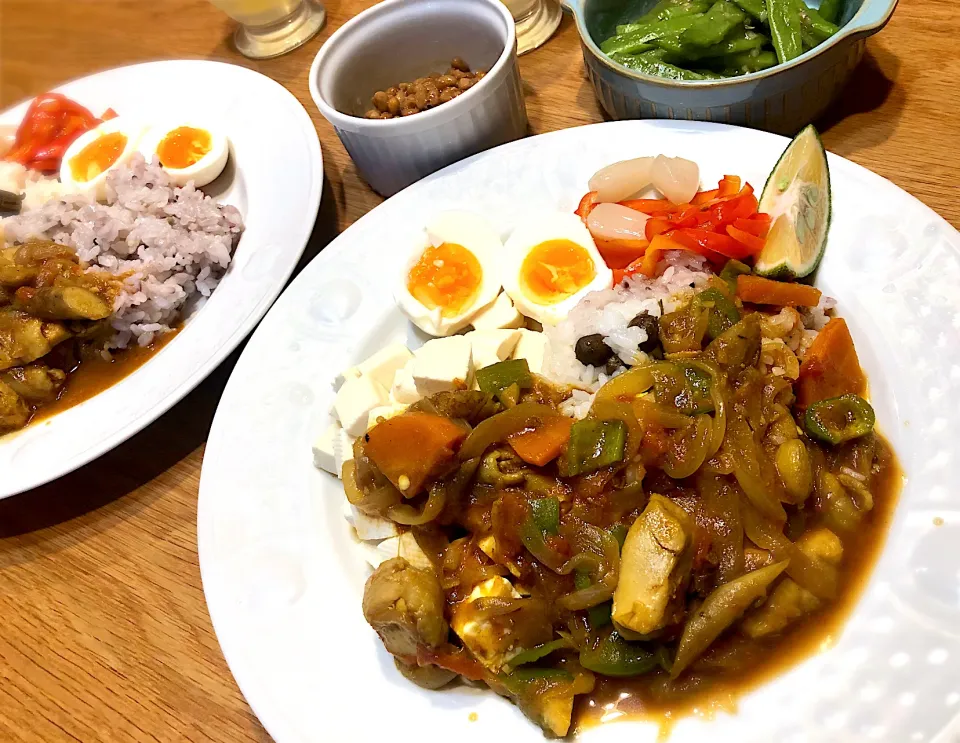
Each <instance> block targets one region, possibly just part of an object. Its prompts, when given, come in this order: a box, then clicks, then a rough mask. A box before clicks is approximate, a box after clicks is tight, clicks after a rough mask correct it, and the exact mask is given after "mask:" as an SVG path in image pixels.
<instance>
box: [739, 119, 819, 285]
mask: <svg viewBox="0 0 960 743" xmlns="http://www.w3.org/2000/svg"><path fill="white" fill-rule="evenodd" d="M760 211H762V212H766V213H767V214H769V215H770V216H771V217H772V219H773V221H772V223H771V225H770V232H769V234H768V235H767V241H766V243H765V244H764V246H763V250H762V251H760V255H759V256H757V262H756V266H755V267H754V271H755V272H756V273H758V274H760V275H761V276H767V277H770V278H774V279H800V278H803V277H804V276H809V275H810V274H812V273H813V272H814V270H816V268H817V265H818V264H819V263H820V259H821V258H823V251H824V248H826V246H827V230H828V229H829V228H830V168H829V167H828V166H827V153H826V152H825V151H824V149H823V143H822V142H821V141H820V135H819V134H817V130H816V129H814V128H813V126H808V127H806V128H805V129H804V130H803V131H802V132H800V133H799V134H798V135H797V136H796V137H794V139H793V141H792V142H791V143H790V145H789V146H788V147H787V149H786V150H784V153H783V154H782V155H781V156H780V160H779V161H778V162H777V165H776V167H774V169H773V172H772V173H771V174H770V177H769V178H767V183H766V185H765V186H764V187H763V195H762V196H761V197H760Z"/></svg>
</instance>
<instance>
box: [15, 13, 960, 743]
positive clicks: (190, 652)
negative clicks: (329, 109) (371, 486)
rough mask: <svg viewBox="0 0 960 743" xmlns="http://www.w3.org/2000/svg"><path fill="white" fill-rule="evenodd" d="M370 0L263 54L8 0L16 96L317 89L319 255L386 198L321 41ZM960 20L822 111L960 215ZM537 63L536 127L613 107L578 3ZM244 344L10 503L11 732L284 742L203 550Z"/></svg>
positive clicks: (532, 71)
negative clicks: (212, 585) (202, 503)
mask: <svg viewBox="0 0 960 743" xmlns="http://www.w3.org/2000/svg"><path fill="white" fill-rule="evenodd" d="M371 4H373V3H372V0H328V2H327V8H328V13H329V20H328V23H327V27H326V28H325V29H324V30H323V32H322V33H321V34H320V35H319V36H318V37H317V38H315V39H313V40H312V41H311V42H310V43H308V44H307V45H306V46H304V47H302V48H300V49H298V50H296V51H295V52H293V53H291V54H289V55H287V56H285V57H281V58H279V59H275V60H270V61H265V62H252V61H250V60H246V59H244V58H243V57H240V56H239V55H238V54H237V53H236V52H235V51H234V50H233V49H232V47H231V45H230V33H231V24H230V22H229V21H228V20H227V19H226V18H225V17H224V16H223V15H222V14H220V13H219V12H218V11H216V10H215V9H214V8H213V7H211V6H210V5H209V4H208V3H207V2H205V1H204V0H162V1H161V2H146V1H145V0H72V2H67V1H66V0H60V1H58V0H0V108H2V107H6V106H8V105H10V104H12V103H14V102H16V101H18V100H20V99H21V98H24V97H26V96H32V95H35V94H37V93H40V92H42V91H44V90H46V89H47V88H50V87H52V86H54V85H56V84H58V83H61V82H63V81H65V80H68V79H71V78H74V77H78V76H81V75H86V74H89V73H92V72H96V71H98V70H102V69H105V68H109V67H114V66H117V65H123V64H128V63H131V62H139V61H145V60H150V59H158V58H165V57H167V58H168V57H188V58H203V59H221V60H227V61H230V62H234V63H236V64H241V65H245V66H247V67H252V68H253V69H256V70H259V71H260V72H262V73H264V74H266V75H269V76H270V77H272V78H274V79H276V80H278V81H279V82H281V83H282V84H284V85H285V86H286V87H287V88H288V89H289V90H290V91H291V92H292V93H293V94H294V95H296V96H297V98H299V100H300V101H301V103H303V105H304V107H305V108H306V109H307V111H308V112H310V114H311V116H312V117H313V119H314V122H315V123H316V126H317V130H318V131H319V133H320V139H321V142H322V145H323V153H324V159H325V161H326V176H327V180H326V183H325V184H324V194H323V205H322V207H321V211H320V215H319V218H318V220H317V227H316V229H315V231H314V235H313V239H312V240H311V244H310V248H309V250H308V257H309V256H312V255H314V254H315V253H316V252H317V251H318V250H319V249H320V248H322V247H323V246H324V245H325V244H327V243H328V242H329V241H330V240H331V239H332V238H333V237H335V236H336V235H337V234H338V232H339V231H341V230H343V229H344V228H346V227H347V226H348V225H349V224H351V223H352V222H353V221H354V220H356V219H357V218H358V217H360V216H361V215H363V214H365V213H366V212H367V211H369V210H370V209H371V208H373V207H374V206H376V205H377V204H378V203H379V202H380V199H379V197H377V196H376V195H374V194H373V193H372V192H371V191H370V190H369V189H368V188H367V187H366V186H365V185H364V183H363V182H362V181H361V180H360V179H359V177H358V176H357V173H356V171H355V169H354V167H353V165H352V163H351V161H350V159H349V158H348V157H347V154H346V152H345V151H344V149H343V147H342V146H341V145H340V142H339V141H338V140H337V138H336V136H335V135H334V133H333V131H332V129H331V127H330V125H329V124H327V122H326V121H324V120H323V119H322V118H321V117H320V116H319V114H318V113H317V112H316V109H315V108H314V106H313V103H312V102H311V100H310V97H309V93H308V91H307V70H308V69H309V66H310V62H311V61H312V59H313V56H314V54H316V51H317V49H318V48H319V47H320V45H321V43H322V42H323V41H324V40H325V39H326V38H327V37H328V36H329V35H330V33H331V31H332V30H333V29H335V28H337V27H339V26H340V25H341V24H342V23H343V22H344V21H345V20H347V19H348V18H350V17H351V16H353V15H354V14H356V13H357V12H358V11H359V10H361V9H363V8H365V7H367V6H369V5H371ZM958 36H960V12H958V11H957V10H956V5H955V3H954V1H953V0H905V1H904V2H902V3H901V6H900V8H899V9H898V10H897V13H896V14H895V16H894V18H893V21H892V22H891V23H890V25H889V26H888V27H887V29H886V30H885V31H884V32H883V33H882V34H880V35H879V36H877V37H875V38H874V39H872V40H871V41H870V42H869V44H868V47H867V48H868V51H867V56H866V58H865V59H864V61H863V63H862V64H861V65H860V67H859V68H858V69H857V71H856V73H855V74H854V77H853V80H852V82H851V83H850V85H849V87H848V88H847V90H846V92H845V93H844V94H843V95H842V98H841V100H840V101H839V102H838V103H837V104H836V105H835V106H834V107H833V109H832V111H831V113H830V114H829V115H828V116H827V117H826V119H825V120H824V121H822V122H820V126H821V129H822V131H823V132H824V141H825V143H826V145H827V147H828V149H830V150H832V151H833V152H836V153H838V154H840V155H843V156H844V157H847V158H850V159H851V160H854V161H855V162H858V163H860V164H862V165H864V166H866V167H868V168H870V169H871V170H874V171H875V172H877V173H880V174H881V175H884V176H886V177H887V178H889V179H890V180H892V181H893V182H894V183H896V184H897V185H899V186H900V187H902V188H904V189H906V190H907V191H909V192H911V193H912V194H914V195H915V196H917V197H918V198H920V199H921V200H923V201H924V202H926V203H927V204H929V205H930V206H932V207H933V208H934V209H936V210H937V211H938V212H939V213H940V214H942V215H943V216H944V217H946V218H947V219H948V220H949V221H950V222H952V223H953V225H954V226H956V227H960V200H958V199H957V198H956V196H957V185H958V183H960V154H958V150H957V147H956V143H957V142H958V141H960V116H958V115H957V113H956V111H957V108H958V107H960V93H958V92H957V90H956V86H955V85H954V83H953V81H956V80H958V79H960V56H958V55H957V54H956V53H955V51H956V39H957V37H958ZM520 66H521V73H522V75H523V78H524V81H525V83H526V85H525V89H526V95H527V108H528V111H529V115H530V125H531V128H532V130H533V132H535V133H540V132H546V131H551V130H554V129H561V128H564V127H569V126H577V125H580V124H588V123H592V122H597V121H601V120H602V119H603V116H602V115H601V113H600V110H599V108H598V106H597V103H596V101H595V99H594V97H593V92H592V90H591V88H590V86H589V84H588V83H587V81H586V80H585V78H584V74H583V66H582V61H581V58H580V52H579V47H578V39H577V34H576V30H575V29H574V28H573V26H572V24H571V22H570V20H569V19H565V20H564V22H563V25H562V27H561V29H560V31H559V33H558V34H557V36H556V37H554V39H553V40H551V41H550V42H549V43H548V44H547V45H546V46H545V47H544V48H542V49H540V50H538V51H536V52H534V53H532V54H529V55H527V56H525V57H523V58H522V60H521V65H520ZM864 249H865V250H869V246H868V245H865V246H864ZM235 359H236V355H234V357H232V358H231V360H230V361H228V362H226V363H224V364H223V365H222V366H221V367H220V368H219V369H218V370H217V371H216V372H215V373H214V374H213V375H212V376H211V377H210V379H208V380H207V381H206V382H205V383H204V384H202V385H201V386H200V387H199V388H198V389H197V390H196V391H195V392H194V393H192V394H191V395H189V396H188V397H187V398H186V400H185V401H184V402H182V403H181V404H180V405H178V406H176V407H175V408H174V409H173V410H172V411H170V412H169V413H167V414H166V415H165V416H163V417H162V418H161V419H160V420H159V421H158V422H157V423H155V424H154V425H152V426H151V427H150V428H148V429H147V430H146V431H144V432H143V433H141V434H139V435H138V436H136V437H135V438H134V439H132V440H131V441H129V442H127V443H126V444H124V445H122V446H120V447H119V448H117V449H116V450H115V451H113V452H111V453H110V454H108V455H106V456H104V457H103V458H102V459H100V460H99V461H97V462H94V463H93V464H91V465H89V466H87V467H85V468H83V469H82V470H80V471H79V472H76V473H74V474H73V475H71V476H68V477H66V478H64V479H62V480H59V481H57V482H55V483H52V484H51V485H49V486H47V487H44V488H40V489H39V490H37V491H34V492H31V493H25V494H23V495H20V496H17V497H15V498H10V499H7V500H5V501H0V740H3V741H7V740H10V741H14V740H16V741H31V740H36V741H44V743H54V741H61V740H80V741H108V740H117V741H185V740H190V741H229V742H230V743H239V741H266V740H269V736H268V735H267V733H266V732H265V731H264V730H263V728H262V727H261V726H260V724H259V723H258V722H257V720H256V718H255V717H254V715H253V713H252V712H251V711H250V708H249V707H248V706H247V704H246V703H245V702H244V700H243V697H242V696H241V695H240V692H239V691H238V689H237V686H236V684H235V683H234V681H233V679H232V677H231V676H230V673H229V671H228V670H227V666H226V663H225V662H224V660H223V656H222V655H221V653H220V649H219V647H218V645H217V641H216V638H215V637H214V634H213V631H212V628H211V625H210V619H209V616H208V614H207V609H206V606H205V604H204V600H203V593H202V590H201V585H200V573H199V569H198V565H197V550H196V526H195V524H196V514H197V510H196V504H197V489H198V482H199V476H200V463H201V459H202V457H203V444H204V440H205V438H206V435H207V431H208V429H209V426H210V422H211V420H212V417H213V413H214V410H215V407H216V404H217V400H218V399H219V396H220V392H221V390H222V389H223V386H224V384H225V382H226V379H227V377H228V375H229V373H230V370H231V369H232V367H233V363H234V362H235ZM318 703H320V704H322V700H318Z"/></svg>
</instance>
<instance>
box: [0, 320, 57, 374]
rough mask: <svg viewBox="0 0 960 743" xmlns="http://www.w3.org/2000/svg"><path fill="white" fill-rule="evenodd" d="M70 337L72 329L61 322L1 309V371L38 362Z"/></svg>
mask: <svg viewBox="0 0 960 743" xmlns="http://www.w3.org/2000/svg"><path fill="white" fill-rule="evenodd" d="M68 338H70V331H68V330H67V329H66V328H65V327H64V326H63V324H61V323H58V322H44V321H42V320H39V319H37V318H35V317H30V315H27V314H25V313H23V312H18V311H17V310H14V309H11V308H4V309H0V370H3V369H9V368H10V367H12V366H24V365H26V364H29V363H30V362H32V361H36V360H37V359H39V358H40V357H41V356H46V355H47V354H48V353H50V351H51V350H52V349H53V347H54V346H56V345H57V344H58V343H62V342H63V341H65V340H67V339H68Z"/></svg>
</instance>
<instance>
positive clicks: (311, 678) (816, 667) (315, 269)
mask: <svg viewBox="0 0 960 743" xmlns="http://www.w3.org/2000/svg"><path fill="white" fill-rule="evenodd" d="M786 144H787V140H786V139H784V138H782V137H778V136H775V135H772V134H764V133H761V132H757V131H752V130H749V129H739V128H734V127H728V126H722V125H717V124H697V123H684V122H663V121H643V122H639V121H638V122H617V123H608V124H598V125H595V126H588V127H581V128H577V129H568V130H566V131H561V132H555V133H552V134H547V135H543V136H539V137H535V138H532V139H527V140H523V141H520V142H515V143H513V144H509V145H505V146H503V147H500V148H498V149H495V150H492V151H490V152H487V153H485V154H481V155H478V156H476V157H474V158H471V159H470V160H467V161H464V162H462V163H459V164H457V165H453V166H451V167H449V168H447V169H445V170H443V171H441V172H440V173H437V174H436V175H434V176H432V177H430V178H428V179H426V180H424V181H421V182H420V183H418V184H416V185H414V186H411V187H410V188H408V189H407V190H405V191H403V192H402V193H400V194H398V195H397V196H395V197H393V198H392V199H390V200H389V201H387V202H386V203H384V204H383V205H381V206H379V207H377V208H376V209H375V210H374V211H372V212H371V213H370V214H368V215H366V216H365V217H363V219H361V220H359V221H358V222H357V223H356V224H354V225H353V226H352V227H350V229H348V230H347V231H346V232H344V234H343V235H341V236H340V237H339V238H338V239H337V240H336V241H334V242H333V243H332V244H331V245H329V246H328V247H327V248H326V249H325V250H324V252H323V254H322V255H320V256H319V257H318V258H316V259H315V260H314V261H313V262H312V263H311V264H310V265H309V266H308V267H307V268H306V269H305V270H304V272H303V273H302V274H301V275H300V276H299V277H298V278H297V280H296V281H295V282H294V283H293V284H292V285H291V286H290V288H289V289H288V290H287V291H286V292H285V293H284V295H283V296H282V297H281V298H280V299H279V300H278V302H277V304H276V306H275V307H274V308H273V309H272V310H271V312H270V313H269V314H268V315H267V317H266V318H265V319H264V321H263V323H262V325H261V326H260V328H259V329H258V330H257V332H256V333H255V334H254V336H253V338H252V339H251V341H250V343H249V345H248V346H247V348H246V350H245V351H244V354H243V356H242V357H241V359H240V361H239V363H238V364H237V366H236V369H235V370H234V372H233V376H232V377H231V379H230V381H229V383H228V385H227V388H226V391H225V392H224V395H223V399H222V400H221V403H220V407H219V410H218V411H217V416H216V419H215V420H214V424H213V429H212V431H211V433H210V438H209V441H208V443H207V449H206V456H205V458H204V462H203V472H202V475H201V480H200V504H199V515H198V539H199V548H200V567H201V571H202V576H203V586H204V590H205V592H206V597H207V603H208V606H209V608H210V614H211V617H212V618H213V623H214V627H215V628H216V632H217V636H218V638H219V640H220V644H221V647H222V648H223V651H224V654H225V656H226V658H227V662H228V663H229V665H230V668H231V669H232V671H233V674H234V676H235V677H236V679H237V681H238V683H239V685H240V688H241V690H242V691H243V693H244V695H245V696H246V698H247V700H248V701H249V702H250V704H251V706H252V707H253V709H254V711H255V712H256V714H257V715H258V716H259V717H260V720H261V721H262V722H263V724H264V725H265V726H266V728H267V730H268V731H269V732H270V733H271V735H273V737H274V738H275V739H276V740H277V741H278V743H299V742H300V741H346V740H350V741H357V742H359V741H370V742H371V743H374V742H375V743H382V742H383V741H386V740H389V741H407V740H409V741H418V742H419V741H438V740H447V739H450V738H453V739H455V740H457V741H458V742H459V743H465V742H466V741H476V742H477V743H481V742H482V743H489V741H491V740H503V741H519V740H525V741H540V740H542V739H543V738H542V734H541V733H540V731H539V729H537V728H536V727H535V726H534V725H532V724H531V723H529V722H527V721H526V720H525V719H524V718H523V716H522V715H521V714H520V712H519V711H518V710H517V709H516V708H515V707H513V706H512V705H511V704H509V703H508V702H506V701H505V700H503V699H500V698H498V697H497V696H496V695H495V694H493V693H492V692H489V691H480V690H477V689H470V688H464V687H460V688H454V689H450V690H445V691H441V692H428V691H423V690H421V689H418V688H417V687H415V686H414V685H413V684H411V683H409V682H407V681H406V680H405V679H403V678H402V677H401V676H400V675H399V673H397V671H396V670H395V669H394V667H393V664H392V662H391V661H390V658H389V656H388V655H387V653H386V651H385V650H384V649H383V646H382V645H381V643H380V641H379V640H378V639H377V637H376V635H375V634H374V633H373V631H372V630H371V629H370V627H368V626H367V625H366V623H365V622H364V620H363V616H362V614H361V610H360V600H361V595H362V591H363V581H364V579H365V577H366V575H367V574H368V572H369V571H368V569H367V568H366V567H365V564H364V561H363V558H362V556H361V554H360V551H359V550H358V549H357V548H356V545H355V544H354V543H353V541H352V539H351V537H350V535H349V532H348V527H347V525H346V524H345V523H344V521H343V519H342V517H341V515H340V508H341V503H342V502H343V498H344V496H343V490H342V488H341V487H340V484H339V482H338V481H337V480H336V479H334V478H332V477H331V476H329V475H326V474H325V473H322V472H319V471H316V470H315V469H314V468H313V466H312V464H311V455H310V444H311V443H312V439H313V438H314V437H315V436H316V435H317V434H318V433H320V432H321V431H323V430H324V428H325V426H326V424H327V422H328V421H329V410H330V406H331V404H332V402H333V398H334V390H333V386H332V385H333V382H334V378H335V377H336V375H337V374H338V373H339V372H340V371H341V370H343V369H344V368H346V367H348V366H350V365H351V364H354V363H357V362H358V361H359V360H361V359H363V358H364V357H366V356H368V355H369V354H370V353H372V352H373V351H374V350H376V349H377V348H378V347H379V346H380V345H381V344H382V343H383V342H384V341H386V340H390V339H392V338H393V337H399V338H404V337H406V336H407V334H408V333H409V330H408V325H407V323H406V322H405V321H404V320H403V318H402V317H401V316H400V314H399V312H398V311H397V310H396V309H395V307H394V305H393V302H392V299H391V287H392V285H393V283H395V282H396V280H397V275H398V274H397V271H398V270H399V268H398V263H399V261H400V260H401V256H400V255H397V250H396V246H397V242H396V240H395V239H394V236H395V232H394V230H395V228H396V226H397V225H400V224H406V225H413V226H416V225H420V224H423V222H424V220H425V219H426V218H427V217H428V216H429V215H432V214H434V213H435V212H436V211H437V210H440V209H446V208H466V209H473V210H476V211H478V212H480V213H482V214H484V215H486V216H487V217H489V218H490V219H491V220H493V222H494V224H495V225H496V226H497V227H498V228H499V229H500V231H501V232H502V233H503V234H506V233H507V232H508V231H509V230H510V228H511V227H512V226H513V225H516V224H518V223H519V222H520V220H522V218H523V215H524V213H525V212H527V211H529V210H531V209H534V208H537V207H545V208H554V209H564V210H572V209H573V208H574V207H575V206H576V203H577V200H578V199H579V198H580V196H581V195H582V194H583V193H584V191H585V190H586V186H587V180H588V178H589V177H590V175H591V174H592V173H593V172H594V171H596V170H597V169H598V168H599V167H601V166H603V165H606V164H608V163H611V162H614V161H615V160H622V159H625V158H630V157H637V156H640V155H648V154H651V153H658V152H663V153H666V154H670V155H683V156H684V157H688V158H691V159H693V160H695V161H697V162H698V163H699V164H700V166H701V174H702V179H703V183H704V184H710V183H715V182H716V181H717V179H718V178H719V177H720V176H722V175H723V174H725V173H735V174H739V175H741V176H743V177H745V178H746V179H747V180H749V181H750V182H751V183H752V184H754V185H755V186H756V187H758V188H762V186H763V183H764V180H765V179H766V176H767V174H768V172H769V171H770V169H771V168H772V167H773V165H774V163H776V161H777V158H778V156H779V155H780V153H781V152H782V151H783V149H784V147H785V146H786ZM830 162H831V168H832V176H833V189H834V202H833V204H834V212H833V214H834V216H833V226H832V230H831V234H830V247H829V249H828V250H827V253H826V258H825V259H824V262H823V264H822V268H821V270H820V274H819V279H818V283H819V285H820V286H821V288H822V289H823V290H824V291H826V292H827V293H828V294H830V295H831V296H833V297H836V298H837V299H838V300H839V311H840V313H841V314H842V315H843V316H844V317H845V318H846V319H847V320H848V322H849V323H850V325H851V328H852V332H853V334H854V336H855V337H856V341H857V349H858V351H859V354H860V358H861V360H862V361H863V364H864V366H865V368H866V370H867V372H868V374H869V376H870V380H871V390H872V399H873V401H874V404H875V406H876V409H877V416H878V419H879V422H880V425H881V427H882V429H883V431H884V432H885V433H886V435H887V436H888V437H889V439H890V440H891V442H892V444H893V446H894V447H895V449H896V451H897V454H898V455H899V458H900V461H901V463H902V465H903V468H904V470H905V472H906V473H907V475H908V479H907V483H906V485H905V487H904V490H903V494H902V496H901V503H900V505H899V507H898V509H897V512H896V518H895V522H894V524H893V526H892V529H891V533H890V535H889V540H888V542H887V546H886V549H885V550H884V552H883V555H882V557H881V558H880V561H879V564H878V565H877V568H876V570H875V572H874V574H873V576H872V579H871V581H870V583H869V586H868V587H867V589H866V591H865V593H864V596H863V598H862V599H861V601H860V602H859V605H858V606H857V608H856V611H855V613H854V615H853V616H852V618H851V619H850V621H849V622H848V623H847V624H846V626H845V629H844V631H843V633H842V635H841V636H840V637H839V638H837V639H836V643H835V645H834V646H833V647H832V649H830V650H829V651H828V652H823V653H821V654H819V655H816V656H815V657H813V658H810V659H809V660H808V661H806V662H805V663H803V664H802V665H800V666H798V667H796V668H795V669H793V670H792V671H790V672H789V673H787V674H785V675H782V676H780V677H778V678H777V679H776V680H775V681H773V682H771V683H768V684H766V685H764V686H762V687H760V688H759V689H758V690H756V691H755V692H753V693H751V694H749V695H748V696H747V697H745V698H744V699H743V701H742V703H741V705H740V711H739V713H738V714H737V715H727V714H722V713H721V714H718V716H717V718H716V719H715V720H712V721H703V720H699V719H685V720H681V721H680V722H679V723H678V725H677V726H676V728H675V730H674V732H673V735H672V736H671V738H670V743H684V742H686V741H693V742H695V743H702V741H703V740H715V741H738V743H740V742H742V741H757V742H758V743H759V742H761V741H762V742H763V743H769V742H770V741H777V743H801V742H803V741H809V742H810V743H822V742H823V741H844V742H848V741H889V742H890V743H911V742H913V741H917V742H919V741H931V740H934V739H937V740H940V741H945V740H947V739H948V738H949V736H950V733H949V732H948V730H949V726H950V725H951V724H953V725H954V727H953V728H952V729H953V730H954V733H956V732H957V727H956V720H957V715H958V713H960V675H958V673H957V668H958V664H960V550H958V549H957V544H958V542H960V490H958V487H957V482H960V234H958V233H957V232H956V231H955V230H954V229H953V228H952V227H950V225H949V224H947V223H946V222H945V221H944V220H943V219H941V218H940V217H938V216H937V215H936V214H935V213H934V212H933V211H931V210H930V209H929V208H927V207H926V206H924V205H923V204H921V203H920V202H919V201H917V200H916V199H914V198H913V197H911V196H909V195H907V194H906V193H904V192H903V191H901V190H899V189H898V188H896V187H895V186H893V184H891V183H889V182H888V181H886V180H884V179H882V178H880V177H878V176H876V175H874V174H872V173H870V172H868V171H866V170H864V169H863V168H861V167H859V166H857V165H854V164H853V163H850V162H847V161H846V160H843V159H841V158H839V157H835V156H831V157H830ZM411 338H412V334H411ZM935 519H937V520H939V519H942V520H943V525H940V526H936V525H935V523H934V522H935ZM938 523H939V521H938ZM472 712H477V713H478V719H477V721H476V722H469V721H468V716H469V715H470V713H472ZM951 720H953V721H954V722H953V723H951ZM938 736H940V737H938ZM582 737H583V739H585V740H590V741H601V740H617V741H627V740H628V741H631V743H646V742H648V741H649V742H652V741H654V740H656V729H655V728H654V727H653V726H652V725H651V724H650V723H643V722H636V723H613V724H608V725H602V726H600V727H599V728H595V729H591V730H589V731H587V732H586V733H585V734H583V736H582ZM949 739H950V740H951V741H953V740H956V738H949Z"/></svg>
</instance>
